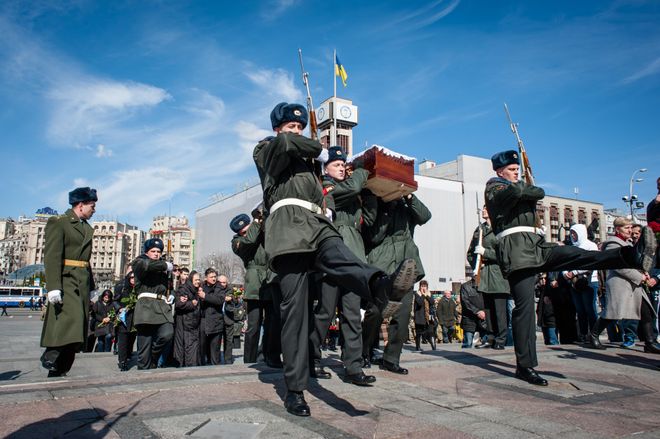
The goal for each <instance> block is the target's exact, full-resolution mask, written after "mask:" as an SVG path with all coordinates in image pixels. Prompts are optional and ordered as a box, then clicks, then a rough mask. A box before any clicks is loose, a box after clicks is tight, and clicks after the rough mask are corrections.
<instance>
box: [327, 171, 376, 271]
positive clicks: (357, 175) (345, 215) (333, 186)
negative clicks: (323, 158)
mask: <svg viewBox="0 0 660 439" xmlns="http://www.w3.org/2000/svg"><path fill="white" fill-rule="evenodd" d="M368 177H369V171H367V170H365V169H362V168H359V169H356V170H355V171H353V174H352V175H351V176H350V177H349V178H347V179H346V180H344V181H342V182H336V181H335V180H333V179H332V178H330V177H328V176H326V178H325V179H324V180H323V187H324V189H325V191H326V192H328V193H329V194H330V195H332V198H333V200H334V203H335V213H336V217H335V219H334V222H333V224H334V226H335V228H336V229H337V230H338V231H339V234H340V235H341V237H342V238H343V240H344V243H345V244H346V246H347V247H348V248H349V249H350V250H351V251H352V252H353V253H354V254H355V256H357V257H358V258H359V259H360V260H361V261H363V262H367V257H366V252H365V249H364V241H363V240H362V234H361V233H360V231H361V230H362V223H363V221H364V218H363V216H362V201H361V198H360V193H361V192H362V190H363V187H364V183H365V182H366V181H367V178H368ZM367 218H368V217H367Z"/></svg>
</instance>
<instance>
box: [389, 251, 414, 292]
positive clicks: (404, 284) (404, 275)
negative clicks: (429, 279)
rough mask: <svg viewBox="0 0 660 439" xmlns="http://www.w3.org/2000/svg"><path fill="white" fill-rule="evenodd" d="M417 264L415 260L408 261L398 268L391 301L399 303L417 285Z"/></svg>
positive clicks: (393, 282)
mask: <svg viewBox="0 0 660 439" xmlns="http://www.w3.org/2000/svg"><path fill="white" fill-rule="evenodd" d="M416 271H417V264H416V263H415V260H414V259H406V260H405V261H403V262H402V263H401V265H399V268H397V270H396V272H395V274H394V279H393V281H392V292H391V293H390V300H393V301H396V302H399V301H400V300H401V299H402V298H403V296H405V295H406V293H407V292H408V291H410V290H411V289H412V287H413V285H415V280H416V279H417V272H416Z"/></svg>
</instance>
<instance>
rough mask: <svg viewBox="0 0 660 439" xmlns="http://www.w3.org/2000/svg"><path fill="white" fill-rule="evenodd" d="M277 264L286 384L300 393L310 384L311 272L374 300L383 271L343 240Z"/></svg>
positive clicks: (286, 257)
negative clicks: (376, 280)
mask: <svg viewBox="0 0 660 439" xmlns="http://www.w3.org/2000/svg"><path fill="white" fill-rule="evenodd" d="M274 263H275V264H274V265H275V271H276V272H277V274H278V275H279V277H280V293H281V298H282V302H281V304H280V313H281V317H282V333H281V334H282V335H281V339H282V356H283V359H284V381H285V383H286V386H287V389H288V390H289V391H294V392H299V391H303V390H304V389H306V388H307V384H308V381H309V336H310V332H309V330H310V322H309V311H310V310H309V284H308V281H309V273H310V271H317V272H320V273H325V275H326V276H327V277H328V280H330V281H332V282H334V283H335V284H338V285H342V286H343V287H346V288H347V289H348V290H350V291H353V292H355V294H357V295H358V296H360V297H361V298H364V299H366V300H371V292H370V289H369V283H370V281H371V279H372V278H373V277H374V276H375V275H377V274H380V273H382V272H381V271H380V270H378V269H376V268H374V267H372V266H370V265H367V264H365V263H364V262H362V261H360V260H359V259H358V258H357V257H356V256H355V255H354V254H353V252H351V250H350V249H349V248H348V247H346V244H344V241H342V239H341V238H339V237H332V238H328V239H325V240H323V241H322V242H321V243H320V244H319V246H318V248H317V250H316V252H315V253H310V254H306V253H302V254H289V255H281V256H278V257H277V258H276V259H275V261H274ZM408 312H410V310H408Z"/></svg>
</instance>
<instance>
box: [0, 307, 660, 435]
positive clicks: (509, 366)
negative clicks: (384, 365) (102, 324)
mask: <svg viewBox="0 0 660 439" xmlns="http://www.w3.org/2000/svg"><path fill="white" fill-rule="evenodd" d="M10 315H11V318H9V317H2V318H0V333H1V334H2V337H1V340H0V410H2V418H1V419H2V420H1V421H0V423H1V425H2V428H1V429H0V435H1V436H3V437H12V438H36V437H39V438H47V437H81V438H182V437H191V438H233V439H244V438H269V439H271V438H404V437H405V438H416V437H419V438H444V437H447V438H507V439H513V438H539V437H553V438H594V439H596V438H636V439H642V438H658V437H660V416H659V415H658V413H659V411H660V356H653V355H652V354H644V353H643V347H642V346H636V347H634V348H633V349H622V348H620V347H618V346H616V345H610V344H606V346H608V349H607V350H606V351H597V352H596V351H590V350H587V349H584V348H582V347H581V346H578V345H567V346H553V347H551V348H548V347H545V346H543V345H542V343H539V346H538V349H539V363H540V365H539V367H538V370H539V372H540V373H541V374H542V375H543V376H544V377H546V378H547V379H548V380H549V382H550V383H549V385H548V387H534V386H531V385H529V384H527V383H525V382H523V381H520V380H517V379H515V378H514V372H515V358H514V355H513V349H512V348H507V349H506V350H504V351H494V350H491V349H486V350H474V349H471V350H467V351H466V350H461V348H460V346H459V345H458V344H449V345H438V350H437V351H435V352H433V351H431V350H430V348H429V347H428V345H426V346H425V349H426V350H425V352H423V353H413V352H412V349H413V345H406V347H405V349H404V354H403V356H402V360H401V363H402V365H403V366H405V367H408V368H409V369H410V374H409V375H405V376H400V375H395V374H392V373H389V372H385V371H381V370H378V369H377V368H376V369H374V368H372V369H370V371H369V373H373V374H374V375H376V377H377V382H376V383H375V385H374V386H372V387H368V388H364V387H356V386H353V385H350V384H346V383H344V382H342V381H341V379H340V377H339V376H338V375H337V374H339V373H341V366H340V362H339V360H338V354H337V353H333V352H331V353H330V354H331V355H329V356H328V357H327V358H326V359H325V360H324V365H326V366H327V367H329V368H330V369H331V370H332V372H333V376H332V378H331V379H329V380H318V381H316V380H312V382H311V384H310V388H309V391H308V392H307V393H306V398H307V401H308V402H309V404H310V407H311V411H312V416H311V417H309V418H298V417H295V416H292V415H289V414H288V413H287V412H286V410H285V409H284V407H283V403H282V398H283V397H284V393H285V388H284V383H283V378H282V375H281V371H279V370H276V369H270V368H268V367H265V366H261V365H244V364H243V363H242V353H241V352H240V350H239V351H238V352H237V356H236V363H235V364H233V365H229V366H213V367H197V368H187V369H174V368H170V369H155V370H151V371H139V372H138V371H137V370H136V368H135V366H133V367H132V369H131V370H130V371H129V372H119V371H118V369H117V365H116V363H117V359H116V357H115V356H113V355H112V354H111V353H107V354H106V353H94V354H92V353H89V354H79V355H78V356H77V358H76V362H75V364H74V366H73V369H72V370H71V373H70V374H69V376H66V377H63V378H51V379H46V378H45V377H46V371H44V370H43V369H41V367H40V364H39V356H40V355H41V349H40V348H39V334H40V331H41V321H40V320H39V315H38V313H30V312H27V311H16V310H10ZM541 339H542V338H541ZM133 363H134V361H133Z"/></svg>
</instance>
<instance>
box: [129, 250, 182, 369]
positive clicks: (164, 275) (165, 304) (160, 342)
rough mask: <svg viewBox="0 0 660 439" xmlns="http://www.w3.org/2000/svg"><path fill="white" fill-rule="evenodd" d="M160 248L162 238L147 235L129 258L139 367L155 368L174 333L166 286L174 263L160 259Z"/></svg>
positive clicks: (171, 297) (171, 301) (171, 302)
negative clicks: (130, 260)
mask: <svg viewBox="0 0 660 439" xmlns="http://www.w3.org/2000/svg"><path fill="white" fill-rule="evenodd" d="M163 248H164V245H163V241H162V240H161V239H159V238H151V239H147V240H146V241H145V243H144V248H143V250H144V253H143V254H142V255H140V256H138V257H137V258H136V259H135V260H134V261H133V262H131V266H132V267H133V273H134V274H135V289H134V291H135V294H136V295H137V303H136V304H135V312H134V315H133V325H134V326H135V328H136V329H137V351H138V369H139V370H142V369H155V368H156V367H157V366H158V358H159V357H160V354H161V353H162V351H163V348H164V347H165V345H167V343H169V342H170V340H172V337H173V336H174V325H173V324H174V316H173V315H172V305H173V303H174V296H173V295H172V296H170V292H169V291H168V290H167V286H168V284H169V274H170V273H171V272H172V269H173V268H174V266H173V265H172V263H171V262H167V261H164V260H162V259H161V255H162V252H163Z"/></svg>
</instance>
